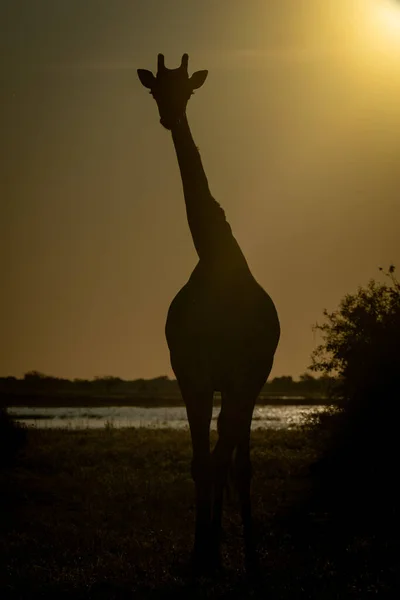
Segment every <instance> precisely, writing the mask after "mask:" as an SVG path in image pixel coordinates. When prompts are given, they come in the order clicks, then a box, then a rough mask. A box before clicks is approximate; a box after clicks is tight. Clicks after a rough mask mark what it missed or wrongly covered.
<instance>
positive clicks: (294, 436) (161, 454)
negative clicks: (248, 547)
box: [0, 428, 397, 600]
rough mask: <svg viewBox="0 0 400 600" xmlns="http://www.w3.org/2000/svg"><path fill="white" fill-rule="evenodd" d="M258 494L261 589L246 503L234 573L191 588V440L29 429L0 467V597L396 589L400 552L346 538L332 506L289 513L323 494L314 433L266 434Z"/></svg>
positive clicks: (358, 593)
mask: <svg viewBox="0 0 400 600" xmlns="http://www.w3.org/2000/svg"><path fill="white" fill-rule="evenodd" d="M252 447H253V449H252V456H253V466H254V478H253V499H254V513H255V523H256V530H257V535H258V544H259V552H260V558H261V566H262V578H261V580H260V581H257V582H251V581H248V580H247V579H246V577H245V574H244V570H243V554H242V540H241V529H240V521H239V518H238V515H237V511H236V505H235V502H232V501H231V503H230V504H229V505H228V506H227V509H226V513H225V517H224V531H225V538H226V539H225V542H224V545H223V557H224V564H225V573H224V574H222V575H221V576H219V577H218V578H217V579H215V580H207V579H200V580H192V579H191V577H190V576H189V572H188V570H187V563H188V558H189V554H190V550H191V545H192V542H193V521H194V504H193V486H192V481H191V479H190V474H189V468H190V457H191V446H190V439H189V434H188V433H187V432H181V431H172V430H155V431H154V430H140V429H136V430H135V429H122V430H117V429H112V428H109V429H106V430H103V431H96V430H84V431H54V430H53V431H52V430H44V431H40V430H30V431H29V433H28V442H27V446H26V448H25V451H24V454H23V456H22V457H21V458H20V459H19V461H18V464H17V465H16V467H14V468H13V469H12V470H6V471H3V472H0V489H1V499H0V502H1V519H0V527H1V530H0V534H1V535H0V597H1V598H4V599H7V598H12V599H14V598H15V599H17V598H21V599H22V598H23V599H28V598H29V599H30V598H107V599H110V600H111V599H113V598H121V599H122V598H124V599H125V598H135V599H136V598H164V597H165V598H167V597H170V596H171V597H174V596H175V597H177V596H178V597H180V598H190V597H196V598H197V597H198V598H217V597H218V598H222V597H223V598H228V597H240V598H244V597H249V598H252V597H257V598H258V597H260V598H267V597H268V598H272V599H286V598H288V599H289V598H290V599H295V598H315V599H325V598H332V599H333V598H340V599H341V598H347V597H348V598H365V597H369V595H376V594H379V595H380V597H383V596H384V597H390V596H391V594H392V593H393V597H395V596H394V591H393V590H394V584H393V579H394V578H395V567H396V566H397V565H395V564H394V563H395V560H394V559H393V556H394V553H393V551H392V550H393V544H392V542H390V541H388V539H387V538H386V537H384V538H382V539H378V538H376V536H374V535H373V534H371V533H369V534H368V535H366V534H365V535H362V534H361V535H360V534H359V535H358V536H357V537H355V538H353V539H347V540H346V539H345V538H341V537H340V536H338V535H337V531H336V532H334V531H333V530H332V528H329V527H328V525H327V522H326V519H325V516H324V514H323V512H320V513H318V514H314V515H311V516H310V515H309V517H308V520H306V517H305V516H304V517H303V518H302V521H301V525H302V526H301V527H300V528H299V527H298V525H299V523H297V526H295V522H294V521H293V519H292V518H290V519H289V518H288V515H290V514H291V512H292V510H293V508H294V507H296V506H299V503H301V501H302V499H304V498H305V497H306V495H307V492H308V490H309V489H310V476H309V465H310V463H311V462H312V461H313V460H314V458H315V449H314V447H313V445H312V444H311V441H310V438H309V437H308V436H307V435H306V434H305V433H304V432H301V431H268V432H261V431H259V432H254V434H253V438H252Z"/></svg>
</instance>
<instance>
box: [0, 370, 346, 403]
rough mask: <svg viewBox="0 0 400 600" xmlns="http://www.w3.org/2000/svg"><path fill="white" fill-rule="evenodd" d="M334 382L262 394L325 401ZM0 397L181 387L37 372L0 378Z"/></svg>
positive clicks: (275, 387) (275, 385)
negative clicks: (55, 375) (56, 375)
mask: <svg viewBox="0 0 400 600" xmlns="http://www.w3.org/2000/svg"><path fill="white" fill-rule="evenodd" d="M333 381H335V380H334V379H333V378H332V377H327V376H326V375H323V376H321V377H314V376H313V375H310V374H309V373H305V374H303V375H301V376H300V378H299V379H298V380H297V381H296V380H294V379H293V378H292V377H291V376H290V375H284V376H282V377H275V378H274V379H272V380H271V381H269V382H267V383H266V385H265V386H264V388H263V390H262V394H264V395H271V396H273V395H280V396H282V395H283V396H284V395H289V396H291V395H292V396H296V395H298V396H310V397H325V396H327V394H328V391H329V388H330V386H331V385H332V383H333ZM0 394H34V395H50V394H52V395H59V394H60V395H72V396H75V395H79V396H109V397H113V396H138V397H142V398H146V397H166V398H174V397H179V396H180V392H179V387H178V384H177V381H176V380H175V379H170V378H169V377H168V376H166V375H164V376H161V377H156V378H154V379H135V380H131V381H129V380H128V381H127V380H124V379H121V378H119V377H113V376H111V375H107V376H101V377H95V378H94V379H91V380H89V379H73V380H70V379H63V378H60V377H52V376H50V375H45V374H44V373H40V372H38V371H29V372H28V373H25V375H24V377H23V378H22V379H18V378H17V377H1V378H0Z"/></svg>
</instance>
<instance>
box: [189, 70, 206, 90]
mask: <svg viewBox="0 0 400 600" xmlns="http://www.w3.org/2000/svg"><path fill="white" fill-rule="evenodd" d="M207 75H208V71H196V73H193V75H192V76H191V78H190V79H189V81H190V83H191V84H192V89H194V90H197V89H199V88H200V87H201V86H202V85H203V83H204V82H205V80H206V79H207Z"/></svg>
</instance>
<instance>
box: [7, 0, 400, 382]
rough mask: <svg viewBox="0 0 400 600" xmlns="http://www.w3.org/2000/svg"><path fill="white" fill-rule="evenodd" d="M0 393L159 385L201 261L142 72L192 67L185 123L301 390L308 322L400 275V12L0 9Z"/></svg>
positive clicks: (267, 7)
mask: <svg viewBox="0 0 400 600" xmlns="http://www.w3.org/2000/svg"><path fill="white" fill-rule="evenodd" d="M0 48H1V57H2V62H1V63H0V88H1V104H0V106H1V113H0V131H1V139H0V157H1V163H0V192H1V208H0V210H1V214H0V245H1V247H0V261H1V262H0V268H1V274H2V284H3V285H2V294H1V297H0V375H17V376H21V375H22V374H23V373H24V372H26V371H28V370H31V369H37V370H40V371H43V372H45V373H47V374H52V375H56V376H65V377H71V378H72V377H89V378H91V377H93V376H95V375H107V374H112V375H116V376H120V377H123V378H127V379H128V378H129V379H131V378H137V377H154V376H158V375H162V374H168V375H172V371H171V368H170V365H169V355H168V349H167V345H166V342H165V338H164V323H165V318H166V313H167V310H168V306H169V303H170V301H171V300H172V298H173V297H174V295H175V293H176V292H177V291H178V290H179V288H180V287H181V286H182V285H183V284H184V283H185V282H186V280H187V278H188V277H189V275H190V273H191V271H192V269H193V268H194V266H195V263H196V255H195V252H194V249H193V245H192V241H191V238H190V235H189V230H188V226H187V223H186V216H185V209H184V203H183V195H182V191H181V184H180V180H179V171H178V167H177V164H176V158H175V154H174V150H173V146H172V141H171V139H170V134H169V133H168V132H166V131H165V130H163V129H162V127H161V125H160V124H159V118H158V113H157V109H156V105H155V103H154V101H153V100H152V99H151V97H150V96H149V95H148V94H146V93H145V90H144V89H143V88H142V87H141V85H140V83H139V81H138V80H137V77H136V68H137V67H141V68H150V69H155V67H156V55H157V53H158V52H163V53H164V54H165V56H166V64H167V66H170V67H175V66H178V64H179V61H180V57H181V55H182V53H183V52H188V53H189V55H190V63H189V68H190V70H197V69H208V70H209V77H208V79H207V82H206V84H205V85H204V87H203V88H202V89H201V90H199V91H198V92H197V93H196V94H195V96H194V97H193V98H192V99H191V100H190V104H189V109H188V116H189V121H190V123H191V126H192V130H193V134H194V137H195V140H196V143H197V144H198V146H199V147H200V152H201V154H202V157H203V161H204V164H205V168H206V171H207V174H208V178H209V183H210V187H211V190H212V192H213V195H214V196H215V198H216V199H217V200H218V202H220V204H221V205H222V206H223V208H224V209H225V212H226V215H227V218H228V220H229V221H230V223H231V225H232V229H233V231H234V234H235V236H236V238H237V239H238V241H239V243H240V244H241V246H242V248H243V250H244V253H245V255H246V257H247V259H248V262H249V264H250V266H251V268H252V270H253V273H254V275H255V276H256V278H257V279H258V281H259V282H260V284H261V285H262V286H263V287H264V288H265V289H266V290H267V291H268V293H269V294H270V295H271V297H272V298H273V300H274V302H275V304H276V306H277V309H278V312H279V316H280V320H281V325H282V337H281V342H280V346H279V349H278V351H277V355H276V360H275V366H274V370H273V372H272V376H277V375H282V374H291V375H293V376H297V375H299V374H300V373H302V372H304V371H305V369H306V368H307V366H308V365H309V363H310V358H309V357H310V353H311V351H312V349H313V348H314V346H315V344H316V343H317V340H316V339H314V334H313V332H312V324H313V323H315V322H316V321H317V320H318V319H320V318H321V316H322V310H323V308H328V309H334V308H335V307H336V306H337V304H338V302H339V300H340V298H341V297H342V296H343V295H344V294H345V293H347V292H353V291H355V290H356V289H357V286H358V285H364V284H366V283H367V282H368V280H369V279H370V278H372V277H379V272H378V266H380V265H382V266H384V267H385V266H388V265H389V264H390V263H394V264H397V265H398V268H400V260H398V257H399V251H400V236H399V229H400V227H399V226H400V209H399V187H400V165H399V161H400V158H399V157H400V136H399V131H400V102H399V98H400V94H399V92H400V9H397V6H396V3H395V2H394V1H393V2H390V0H364V1H363V0H331V1H329V0H307V1H304V2H303V1H299V0H280V1H279V2H276V3H272V2H270V3H267V2H265V1H264V0H252V1H249V2H246V3H245V2H243V1H239V0H229V1H228V0H219V1H218V2H215V0H194V1H193V2H188V1H187V0H186V1H183V0H170V1H169V2H163V1H162V0H146V2H139V1H136V2H135V1H128V0H126V1H122V0H114V1H113V2H109V1H108V0H107V1H106V0H86V1H85V2H82V0H70V1H69V2H53V1H50V0H41V1H37V2H31V1H28V0H24V1H21V2H18V3H11V2H5V3H2V5H1V7H0Z"/></svg>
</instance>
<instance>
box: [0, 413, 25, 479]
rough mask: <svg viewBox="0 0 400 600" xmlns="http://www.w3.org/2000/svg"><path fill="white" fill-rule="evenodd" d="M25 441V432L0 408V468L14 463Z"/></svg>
mask: <svg viewBox="0 0 400 600" xmlns="http://www.w3.org/2000/svg"><path fill="white" fill-rule="evenodd" d="M25 441H26V430H25V428H24V427H23V426H21V425H19V424H18V423H16V422H15V421H14V420H13V419H12V417H11V416H10V415H9V414H8V412H7V410H6V409H4V408H0V468H1V467H6V466H10V465H12V464H13V463H14V461H15V459H16V457H17V455H18V452H19V451H20V450H21V448H22V447H23V445H24V444H25Z"/></svg>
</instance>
